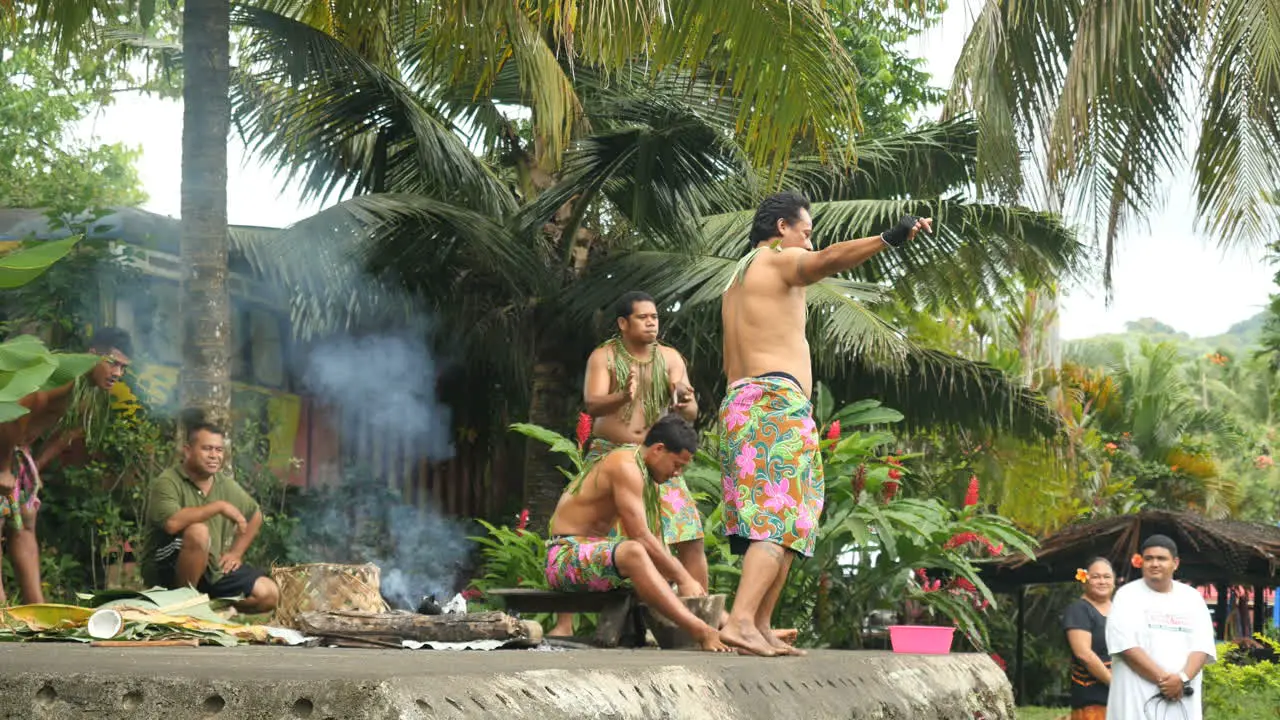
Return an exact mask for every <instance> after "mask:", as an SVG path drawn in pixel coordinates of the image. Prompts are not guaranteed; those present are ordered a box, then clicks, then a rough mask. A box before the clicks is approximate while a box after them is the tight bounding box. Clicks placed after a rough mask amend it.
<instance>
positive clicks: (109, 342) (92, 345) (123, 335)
mask: <svg viewBox="0 0 1280 720" xmlns="http://www.w3.org/2000/svg"><path fill="white" fill-rule="evenodd" d="M89 349H90V350H112V349H115V350H119V351H120V352H122V353H124V354H125V355H132V354H133V340H132V339H130V338H129V333H127V332H125V331H124V330H121V329H120V328H118V327H100V328H98V329H96V330H94V331H93V337H91V338H89Z"/></svg>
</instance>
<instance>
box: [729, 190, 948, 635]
mask: <svg viewBox="0 0 1280 720" xmlns="http://www.w3.org/2000/svg"><path fill="white" fill-rule="evenodd" d="M922 229H923V230H924V231H926V232H932V221H931V220H929V219H920V218H917V217H915V216H911V215H908V216H906V217H904V218H902V220H901V221H900V222H899V223H898V226H897V227H894V228H893V229H891V230H888V231H886V232H884V233H883V234H881V235H874V236H872V237H867V238H861V239H858V240H847V241H845V242H839V243H835V244H833V245H829V246H827V247H825V248H823V249H822V250H818V251H815V250H814V249H813V243H812V242H810V239H809V236H810V234H811V233H812V231H813V220H812V218H810V216H809V201H808V200H807V199H806V198H805V197H804V196H803V195H798V194H796V193H790V192H783V193H778V194H776V195H772V196H770V197H768V198H765V200H764V202H762V203H761V204H760V208H759V209H758V210H757V211H756V216H755V220H754V222H753V224H752V227H751V237H750V242H749V244H748V248H747V255H746V256H745V257H744V258H743V259H742V260H741V261H740V262H739V263H738V267H737V269H736V271H735V273H734V278H733V280H732V281H731V282H730V284H729V287H728V288H727V289H726V290H725V293H724V298H723V300H722V303H721V310H720V314H721V319H722V321H723V323H724V368H725V374H726V375H727V376H728V381H729V388H728V392H727V393H726V394H725V398H724V402H723V403H722V404H721V405H720V422H721V424H722V426H723V434H722V436H721V441H720V458H721V460H720V462H721V474H722V478H723V489H724V530H725V534H726V535H727V536H728V538H729V544H730V547H731V548H732V549H733V552H734V553H736V554H740V555H744V557H743V560H742V577H741V579H740V580H739V581H738V592H737V594H736V595H735V596H734V599H733V609H732V610H731V611H730V613H729V622H728V623H727V624H726V625H725V626H724V628H723V629H722V630H721V638H722V639H723V640H724V642H725V643H727V644H729V645H733V646H735V647H738V648H740V649H741V650H744V651H746V652H749V653H752V654H755V655H764V656H771V655H791V654H803V651H800V650H797V649H795V648H792V647H790V646H788V645H787V644H786V643H784V642H782V641H781V640H779V639H778V638H777V637H776V636H775V634H774V631H773V629H772V621H773V610H774V608H775V606H776V605H777V603H778V596H779V595H780V594H781V593H782V587H783V585H784V583H785V582H786V579H787V573H788V571H789V570H790V569H791V561H792V560H793V559H794V557H795V556H796V555H803V556H805V557H810V556H812V555H813V546H814V541H815V539H816V535H817V530H818V518H819V516H820V515H821V514H822V503H823V495H824V485H823V478H822V459H821V456H820V455H819V454H818V430H817V427H816V426H815V424H814V422H813V406H812V405H811V403H810V401H809V396H810V394H811V393H812V391H813V369H812V365H811V360H810V357H809V343H808V342H807V341H806V340H805V317H806V307H805V290H806V288H807V287H808V286H809V285H812V284H814V283H816V282H818V281H819V280H822V279H823V278H827V277H830V276H832V275H835V274H837V273H840V272H844V271H846V270H849V269H850V268H854V267H857V266H858V265H861V264H862V263H863V262H865V261H866V260H867V259H868V258H870V257H871V256H873V255H875V254H876V253H878V252H880V251H881V250H883V249H885V248H887V247H898V246H900V245H902V244H903V243H905V242H907V241H909V240H911V239H912V238H914V237H915V235H916V233H917V232H918V231H920V230H922Z"/></svg>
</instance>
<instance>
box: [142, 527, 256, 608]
mask: <svg viewBox="0 0 1280 720" xmlns="http://www.w3.org/2000/svg"><path fill="white" fill-rule="evenodd" d="M175 546H176V548H175ZM181 547H182V543H181V539H180V538H179V542H178V543H173V544H170V545H167V546H165V547H164V548H161V549H160V550H158V551H157V552H156V571H157V575H158V576H159V578H158V579H159V581H160V584H161V585H163V586H165V587H167V588H173V587H175V586H177V584H178V581H177V578H176V577H175V575H176V574H177V569H178V552H177V549H181ZM209 562H216V560H215V559H214V558H209ZM266 576H267V574H266V573H264V572H262V571H261V570H259V569H258V568H256V567H253V566H251V565H241V566H240V567H238V568H236V569H235V570H233V571H231V572H229V573H223V575H222V577H220V578H218V579H217V580H215V581H214V582H209V577H208V573H206V574H205V577H202V578H200V582H199V583H197V584H196V589H197V590H199V591H200V592H202V593H204V594H205V595H208V596H209V597H211V598H234V597H249V596H250V595H252V594H253V584H254V583H256V582H257V581H258V578H260V577H266Z"/></svg>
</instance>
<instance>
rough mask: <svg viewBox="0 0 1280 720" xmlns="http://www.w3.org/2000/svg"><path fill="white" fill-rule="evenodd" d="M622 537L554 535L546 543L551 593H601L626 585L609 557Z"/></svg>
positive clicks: (623, 539)
mask: <svg viewBox="0 0 1280 720" xmlns="http://www.w3.org/2000/svg"><path fill="white" fill-rule="evenodd" d="M626 541H627V538H624V537H603V538H602V537H577V536H573V535H557V536H553V537H552V538H551V539H550V540H548V541H547V583H548V584H549V585H550V586H551V589H552V590H564V591H566V592H577V591H582V590H587V591H590V592H605V591H607V590H614V589H616V588H620V587H626V586H627V585H629V584H630V583H629V581H628V580H627V579H626V578H624V577H622V575H621V574H619V573H618V567H617V565H615V564H614V558H613V554H614V551H616V550H617V549H618V546H619V545H621V544H622V543H624V542H626Z"/></svg>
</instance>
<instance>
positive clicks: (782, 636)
mask: <svg viewBox="0 0 1280 720" xmlns="http://www.w3.org/2000/svg"><path fill="white" fill-rule="evenodd" d="M773 636H774V637H776V638H778V639H779V640H781V641H782V642H784V643H786V644H788V645H795V644H796V638H798V637H800V631H799V630H797V629H795V628H782V629H781V630H778V629H776V628H775V629H774V631H773Z"/></svg>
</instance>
